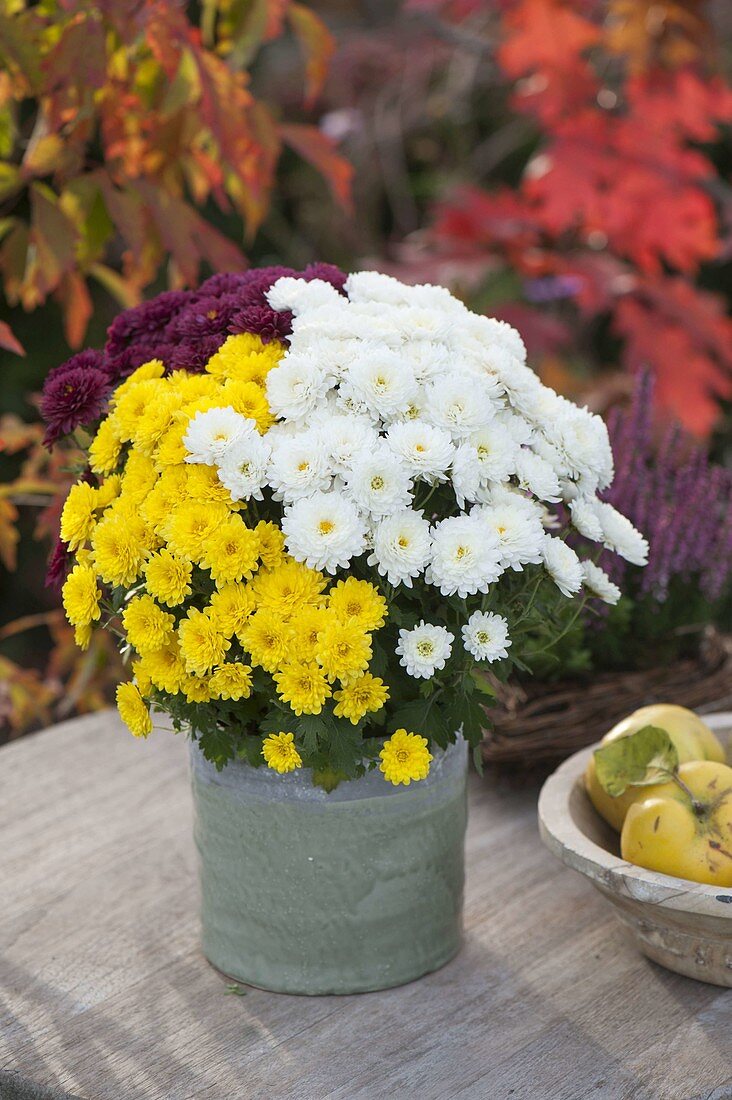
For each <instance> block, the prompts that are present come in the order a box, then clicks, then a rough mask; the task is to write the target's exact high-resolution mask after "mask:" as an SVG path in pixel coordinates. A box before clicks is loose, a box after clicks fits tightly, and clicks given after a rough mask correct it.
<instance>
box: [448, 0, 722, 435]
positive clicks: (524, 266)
mask: <svg viewBox="0 0 732 1100" xmlns="http://www.w3.org/2000/svg"><path fill="white" fill-rule="evenodd" d="M437 6H439V5H437ZM501 9H502V19H501V25H500V31H499V33H500V45H499V47H498V49H497V51H496V61H497V63H498V65H499V66H500V69H501V70H502V72H503V74H504V76H505V78H506V79H507V80H508V81H509V82H510V85H511V87H512V94H511V104H512V106H513V108H514V109H515V110H516V111H517V112H519V113H521V114H524V115H526V116H528V117H529V118H530V119H531V120H532V121H533V123H534V124H535V127H536V136H537V143H536V147H535V149H534V150H533V152H532V154H531V156H530V159H529V160H528V162H527V163H526V165H525V168H524V171H523V174H522V177H521V180H520V182H519V184H518V186H516V187H515V188H503V189H494V190H491V191H487V190H482V189H479V188H477V187H475V186H466V187H464V188H462V189H460V190H458V191H456V192H454V193H453V195H452V196H451V197H450V198H449V199H448V201H446V202H445V203H444V204H443V205H442V206H441V208H440V210H439V213H438V217H437V222H436V234H437V237H438V240H439V242H440V245H441V247H442V248H450V249H457V250H458V251H459V252H461V253H462V255H463V256H465V257H469V256H472V257H475V256H476V255H481V254H482V255H485V256H486V257H487V258H488V257H490V258H491V259H492V260H495V259H496V258H498V259H499V260H500V261H501V262H502V263H503V264H504V265H506V266H507V268H508V269H510V270H511V271H514V272H516V273H518V275H519V276H520V277H521V278H522V280H524V285H525V286H527V287H528V293H527V296H526V298H527V300H526V301H525V302H523V303H519V304H518V305H513V306H512V308H511V309H510V310H509V311H508V312H509V314H510V315H511V316H512V318H513V319H515V320H518V319H520V320H521V322H522V324H523V327H524V329H525V330H526V331H528V332H529V333H530V331H531V328H532V321H533V322H534V327H535V328H537V322H538V329H537V331H539V332H540V331H545V329H541V318H542V317H543V318H546V315H547V314H550V315H552V316H553V318H554V320H555V321H556V322H557V324H556V325H555V326H554V327H553V329H552V334H553V337H554V339H555V341H556V343H557V344H558V345H559V346H560V347H561V348H562V351H563V353H564V354H565V356H571V355H572V353H573V352H574V353H576V352H577V350H578V349H580V348H582V347H583V346H584V345H585V344H586V335H587V331H588V329H589V328H590V327H591V326H593V325H596V324H597V323H598V322H605V321H607V322H608V323H609V329H610V332H611V334H612V335H613V336H614V337H615V338H616V339H617V340H619V341H620V346H621V351H620V358H621V361H622V363H623V364H625V365H626V366H627V367H630V368H631V369H634V368H638V367H643V366H647V367H650V368H651V369H652V370H653V372H654V374H655V375H656V377H657V392H658V398H659V401H660V402H661V403H662V404H663V405H665V406H666V407H667V408H668V409H671V410H672V411H673V412H674V413H675V414H676V415H677V416H679V417H680V418H681V419H682V420H683V421H684V422H685V423H686V425H687V426H688V427H689V428H691V429H692V430H693V431H695V432H696V433H698V434H706V433H707V432H708V431H709V430H710V428H711V427H712V425H713V424H714V422H715V421H716V419H717V417H718V415H719V399H720V398H729V397H730V396H731V395H732V324H731V323H730V321H729V320H728V318H727V317H726V316H725V311H724V306H723V303H722V301H721V300H720V299H719V298H718V297H717V296H715V295H714V294H712V293H710V292H708V291H706V290H703V289H701V288H700V286H699V285H698V284H697V282H696V279H697V276H698V274H699V272H700V269H701V268H702V265H705V264H709V263H713V262H715V261H717V260H719V259H720V258H722V254H723V245H722V239H721V238H722V228H721V225H720V217H719V208H718V207H719V199H720V190H721V189H722V188H723V187H724V185H722V184H721V181H720V180H719V178H718V174H717V170H716V168H715V165H714V163H713V162H712V160H711V157H710V153H709V150H708V148H706V146H707V145H708V143H713V142H714V141H715V140H716V139H717V137H718V133H719V127H720V126H722V125H723V124H725V123H729V121H730V120H731V119H732V90H730V88H729V87H728V86H727V85H726V84H725V83H724V81H723V80H722V79H721V78H720V77H719V76H716V75H714V74H713V73H711V72H710V71H709V69H708V67H707V66H708V62H709V57H710V48H709V47H710V34H709V28H708V25H707V23H706V20H705V18H704V4H702V3H700V2H699V0H678V2H677V0H665V2H663V3H657V2H654V3H650V2H646V0H632V2H629V0H614V2H612V3H610V4H590V3H580V2H577V0H509V2H506V3H504V4H502V5H501ZM443 13H444V6H443ZM723 197H725V198H726V193H725V195H724V196H723Z"/></svg>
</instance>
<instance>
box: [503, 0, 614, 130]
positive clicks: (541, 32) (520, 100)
mask: <svg viewBox="0 0 732 1100" xmlns="http://www.w3.org/2000/svg"><path fill="white" fill-rule="evenodd" d="M504 24H505V27H506V30H507V32H508V34H507V37H506V40H505V42H504V43H503V45H502V46H501V48H500V49H499V50H498V54H497V58H498V62H499V64H500V66H501V68H502V69H503V71H504V72H505V73H506V75H507V76H509V77H511V78H512V79H514V80H516V79H518V78H521V77H528V78H529V79H527V80H526V81H525V82H524V83H523V84H521V85H519V87H518V88H517V90H516V95H515V98H514V104H515V106H516V107H517V108H518V109H519V110H521V109H527V108H528V109H533V110H535V111H536V113H537V114H538V116H539V117H540V118H542V119H543V120H544V121H553V120H556V119H557V118H559V117H561V116H562V115H563V114H566V111H567V110H568V109H576V108H578V107H581V106H582V105H583V104H584V103H586V102H588V101H591V100H592V98H593V97H594V94H595V92H596V90H597V78H596V76H595V74H594V73H593V71H592V69H591V67H590V65H589V64H588V62H587V61H586V59H585V57H584V54H585V53H586V51H587V50H589V49H590V48H591V47H593V46H595V45H597V43H598V42H599V40H600V37H601V31H600V28H599V27H598V26H597V25H596V24H595V23H593V22H592V21H591V20H589V19H587V18H585V17H584V16H583V15H582V14H581V13H580V12H579V11H576V10H575V5H573V4H568V3H566V0H522V2H521V3H518V4H516V5H515V6H514V7H513V8H512V9H510V10H509V12H508V14H507V15H506V18H505V20H504Z"/></svg>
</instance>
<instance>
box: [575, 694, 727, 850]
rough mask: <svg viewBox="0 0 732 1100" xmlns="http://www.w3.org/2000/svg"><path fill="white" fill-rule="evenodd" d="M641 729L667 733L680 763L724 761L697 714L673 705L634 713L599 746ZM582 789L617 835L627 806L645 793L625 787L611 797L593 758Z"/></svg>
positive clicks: (643, 708) (611, 731) (658, 704)
mask: <svg viewBox="0 0 732 1100" xmlns="http://www.w3.org/2000/svg"><path fill="white" fill-rule="evenodd" d="M644 726H657V727H658V728H660V729H662V730H665V731H666V733H667V734H668V735H669V737H670V738H671V741H672V742H673V744H674V746H675V748H676V751H677V753H678V756H679V762H680V763H681V764H685V763H688V762H689V761H691V760H714V761H718V762H719V763H722V762H723V761H724V760H725V755H724V749H723V748H722V746H721V744H720V743H719V741H718V740H717V738H716V737H715V736H714V734H713V732H712V731H711V730H710V728H709V726H707V725H706V724H705V723H704V722H702V720H701V718H700V717H699V716H698V714H695V713H694V711H693V710H687V708H686V707H679V706H676V705H675V704H672V703H655V704H653V705H652V706H648V707H641V708H640V709H639V710H636V711H633V713H632V714H629V715H628V717H627V718H623V719H622V721H620V722H618V724H617V725H616V726H613V728H612V729H611V730H610V732H609V733H606V734H605V736H604V737H603V739H602V742H601V744H603V745H606V744H608V742H610V741H616V740H617V739H618V738H619V737H628V736H629V735H630V734H632V733H637V732H638V730H640V729H643V728H644ZM585 789H586V790H587V794H588V795H589V797H590V801H591V802H592V805H593V806H594V807H595V809H596V810H597V812H598V813H599V814H600V816H601V817H604V818H605V820H606V821H607V822H608V824H609V825H612V827H613V829H616V830H617V832H620V830H621V829H622V827H623V822H624V821H625V815H626V814H627V812H628V809H629V808H630V806H632V805H633V803H634V802H636V801H637V800H638V798H640V797H644V796H645V794H646V790H647V789H642V788H639V787H628V788H627V790H626V791H625V792H624V793H623V794H621V795H617V796H616V797H614V798H613V797H612V796H611V795H609V794H608V793H607V791H605V790H604V789H603V787H601V785H600V782H599V780H598V778H597V769H596V766H595V758H594V756H591V757H590V760H589V763H588V765H587V768H586V770H585Z"/></svg>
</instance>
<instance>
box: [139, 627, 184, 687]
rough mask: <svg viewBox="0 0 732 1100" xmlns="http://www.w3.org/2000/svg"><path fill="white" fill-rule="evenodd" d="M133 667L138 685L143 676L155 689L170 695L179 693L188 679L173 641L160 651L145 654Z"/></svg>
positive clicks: (175, 643)
mask: <svg viewBox="0 0 732 1100" xmlns="http://www.w3.org/2000/svg"><path fill="white" fill-rule="evenodd" d="M133 667H134V669H135V679H136V680H137V681H138V683H139V679H140V676H143V677H145V678H147V679H148V680H149V681H150V683H151V684H154V685H155V687H157V688H160V690H161V691H168V692H170V694H171V695H175V693H176V692H178V691H180V690H181V687H182V686H183V684H184V683H185V682H186V681H187V678H188V677H187V673H186V666H185V664H184V663H183V659H182V657H181V655H180V650H179V648H178V644H177V642H176V641H175V639H173V640H172V641H171V642H170V643H169V644H168V645H165V646H163V647H162V649H156V650H153V651H152V652H150V653H145V654H144V655H143V656H142V658H141V659H140V661H138V662H137V664H136V665H135V666H133Z"/></svg>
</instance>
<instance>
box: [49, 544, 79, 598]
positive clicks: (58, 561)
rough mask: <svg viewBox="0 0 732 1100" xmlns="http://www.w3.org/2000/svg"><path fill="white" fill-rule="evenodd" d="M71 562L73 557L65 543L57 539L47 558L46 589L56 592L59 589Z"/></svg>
mask: <svg viewBox="0 0 732 1100" xmlns="http://www.w3.org/2000/svg"><path fill="white" fill-rule="evenodd" d="M73 560H74V559H73V556H72V554H71V553H70V551H69V548H68V546H67V545H66V543H65V542H63V541H62V539H57V540H56V545H55V546H54V548H53V550H52V551H51V554H50V556H49V558H48V568H47V570H46V588H55V589H57V590H58V589H59V588H61V585H62V584H63V583H64V581H65V580H66V577H67V576H68V574H69V571H70V569H71V566H72V564H73Z"/></svg>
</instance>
